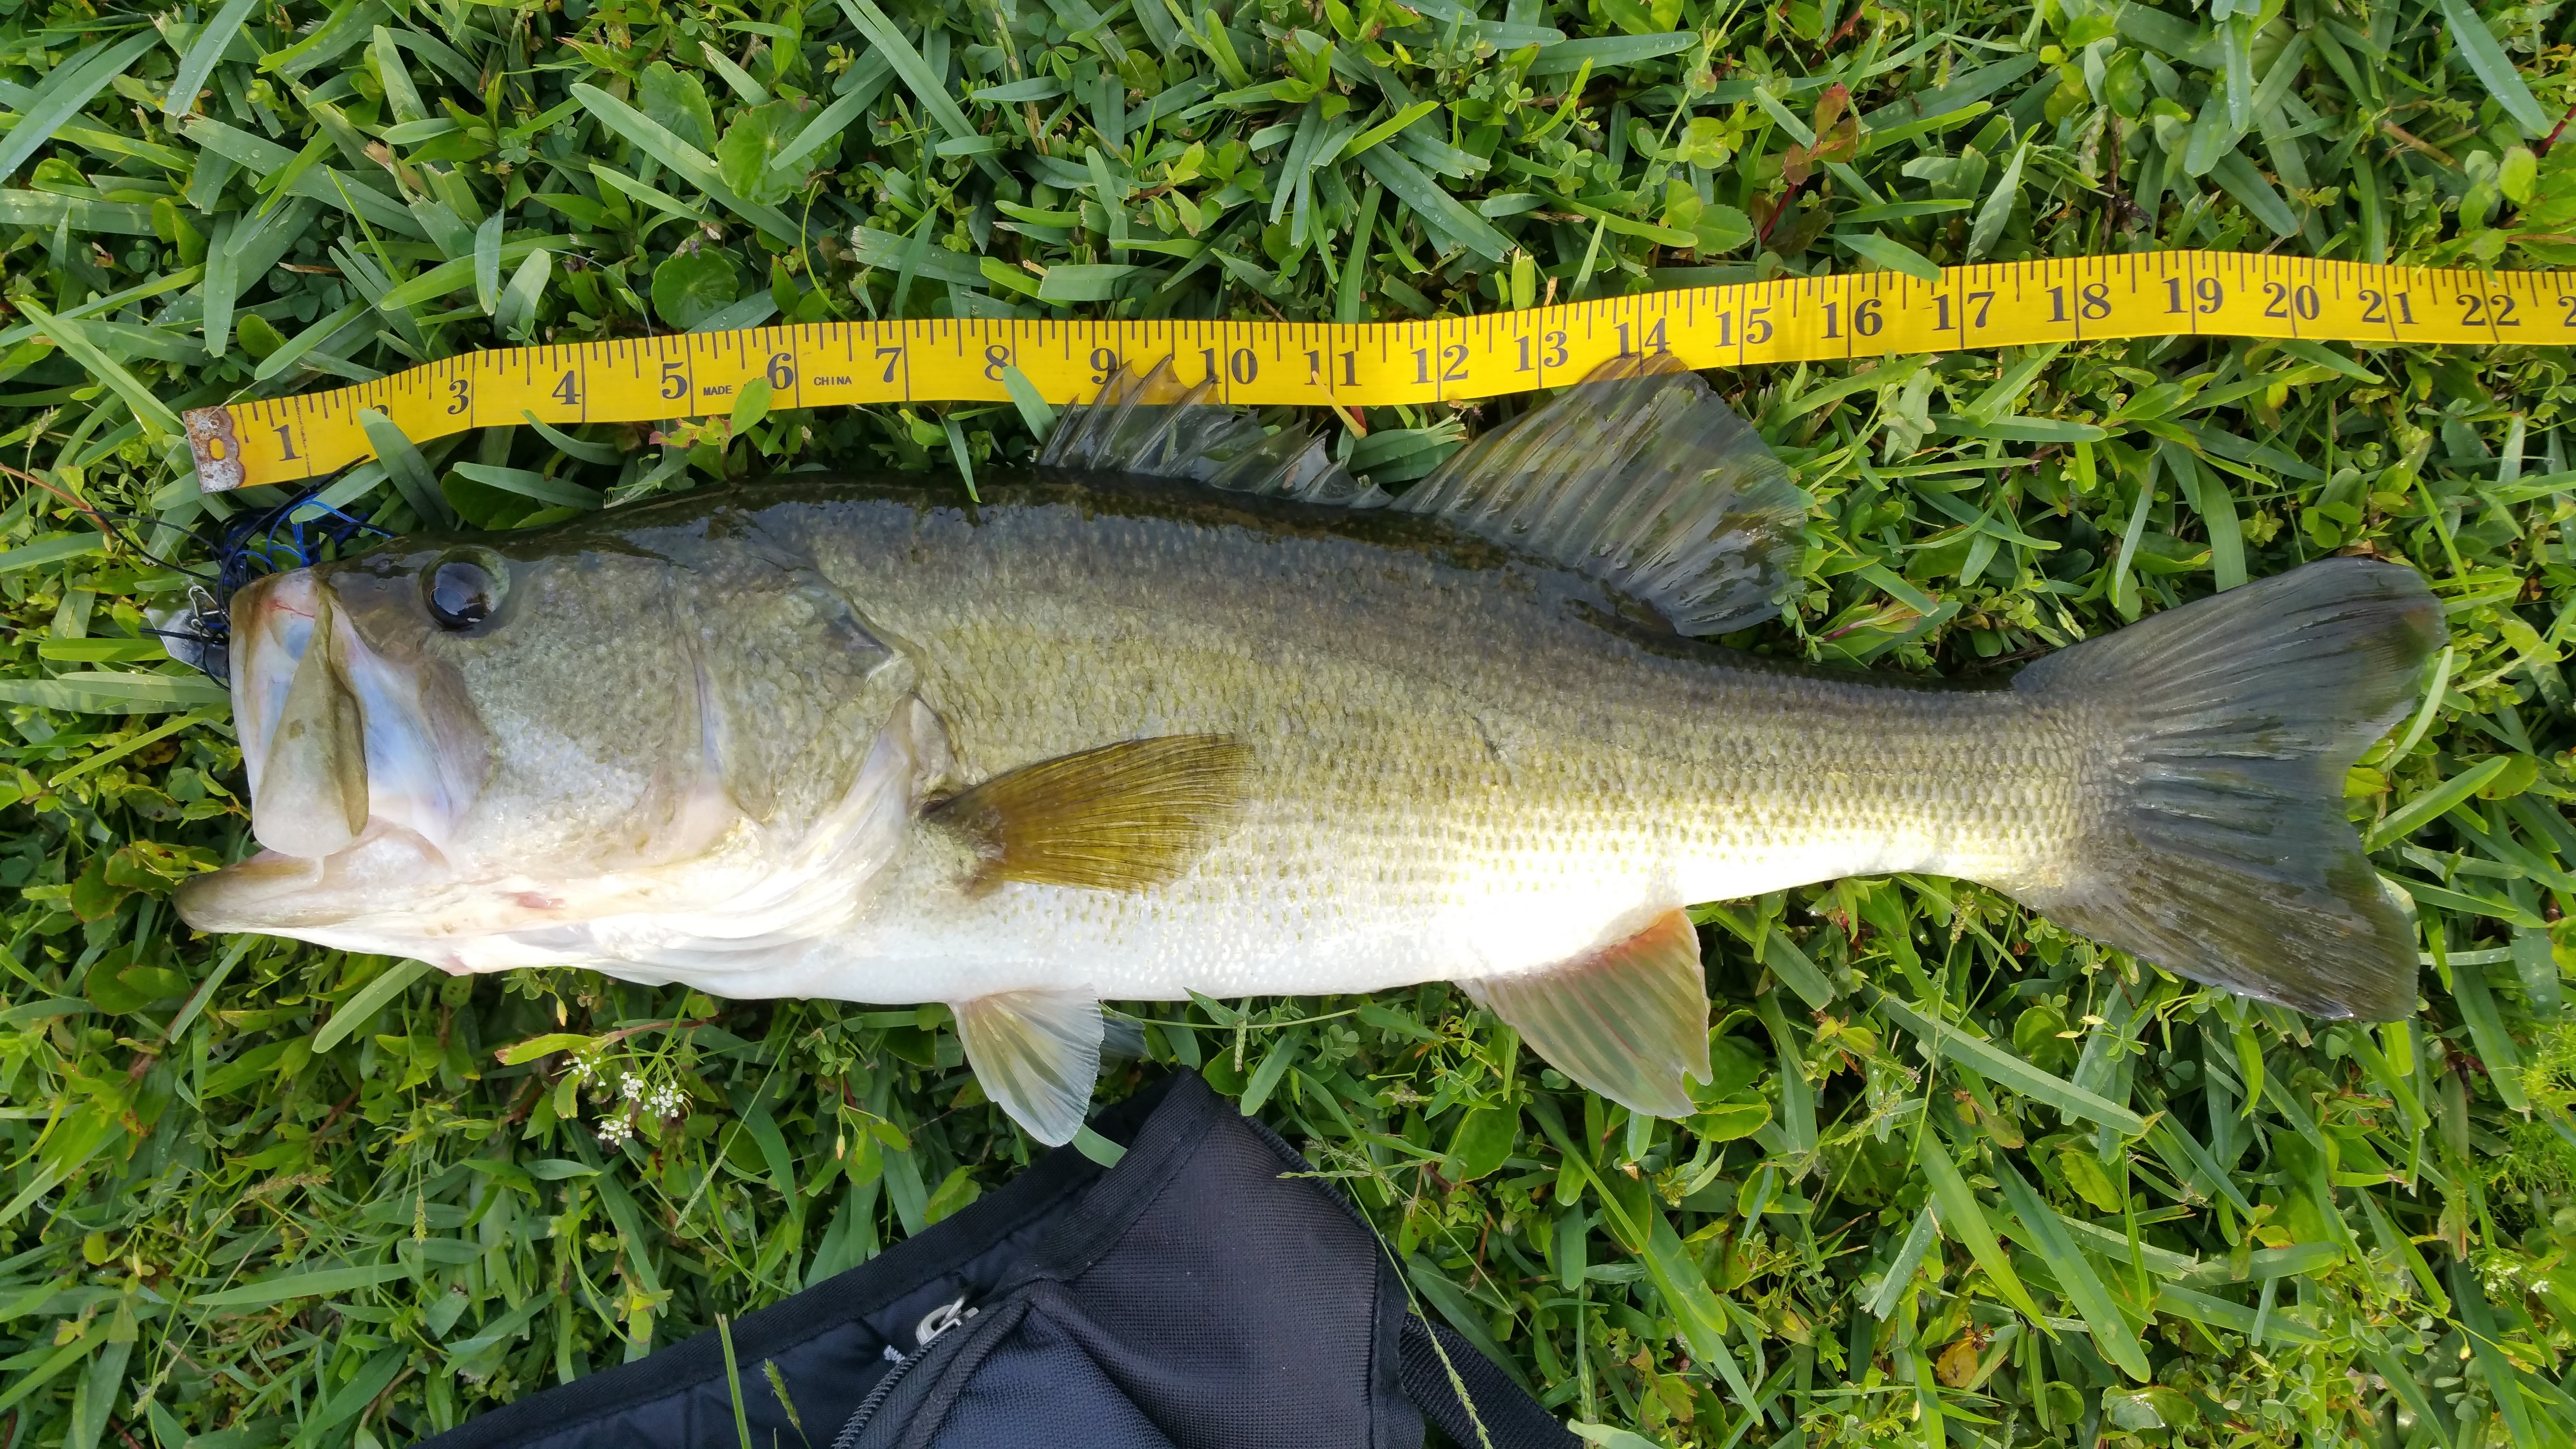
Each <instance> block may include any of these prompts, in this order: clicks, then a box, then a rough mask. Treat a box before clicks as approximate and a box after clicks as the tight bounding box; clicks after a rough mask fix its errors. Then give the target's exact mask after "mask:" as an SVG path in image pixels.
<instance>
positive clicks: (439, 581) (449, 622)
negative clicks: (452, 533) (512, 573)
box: [421, 554, 505, 633]
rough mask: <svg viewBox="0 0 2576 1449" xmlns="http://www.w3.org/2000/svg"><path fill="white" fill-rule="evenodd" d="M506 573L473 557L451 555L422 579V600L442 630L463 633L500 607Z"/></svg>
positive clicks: (487, 617)
mask: <svg viewBox="0 0 2576 1449" xmlns="http://www.w3.org/2000/svg"><path fill="white" fill-rule="evenodd" d="M504 577H505V576H504V575H503V573H502V572H501V571H500V570H499V569H497V568H495V567H493V566H492V565H491V564H490V563H488V562H487V561H485V560H484V559H482V558H479V557H476V556H474V555H472V554H451V555H449V556H448V557H446V558H443V559H440V560H439V561H438V562H436V563H434V564H431V565H430V566H429V569H428V571H427V572H426V573H424V574H423V575H422V576H421V600H422V602H423V603H425V604H426V605H428V607H429V616H430V617H431V618H433V619H436V620H437V621H438V626H439V627H440V628H442V629H447V630H452V631H454V632H458V633H462V632H464V631H466V630H469V629H473V628H476V627H478V626H480V625H481V624H483V623H484V621H486V620H488V619H490V618H491V617H492V615H493V613H494V612H495V611H497V610H498V609H499V608H500V607H501V590H502V580H503V578H504Z"/></svg>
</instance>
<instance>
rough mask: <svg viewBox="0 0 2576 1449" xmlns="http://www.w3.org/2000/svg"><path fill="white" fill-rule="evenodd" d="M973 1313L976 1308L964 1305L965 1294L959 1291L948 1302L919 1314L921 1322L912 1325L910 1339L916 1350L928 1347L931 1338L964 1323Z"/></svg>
mask: <svg viewBox="0 0 2576 1449" xmlns="http://www.w3.org/2000/svg"><path fill="white" fill-rule="evenodd" d="M975 1314H976V1310H975V1309H972V1308H968V1307H967V1306H966V1295H965V1294H963V1293H961V1294H959V1295H957V1297H956V1298H954V1299H952V1300H950V1301H949V1302H946V1303H942V1304H940V1305H939V1306H938V1307H936V1308H934V1309H932V1310H930V1311H929V1312H928V1313H925V1314H923V1315H921V1322H919V1323H917V1324H915V1325H913V1330H912V1340H913V1345H914V1347H915V1349H916V1351H918V1350H919V1349H924V1348H928V1347H930V1341H931V1340H932V1339H934V1338H937V1337H938V1336H939V1335H941V1334H943V1333H946V1332H947V1331H948V1330H950V1329H952V1328H955V1327H956V1326H957V1325H959V1324H961V1323H964V1322H965V1321H966V1320H967V1319H969V1318H972V1317H974V1316H975Z"/></svg>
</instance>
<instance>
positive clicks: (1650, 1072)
mask: <svg viewBox="0 0 2576 1449" xmlns="http://www.w3.org/2000/svg"><path fill="white" fill-rule="evenodd" d="M1465 985H1466V988H1467V993H1468V995H1470V996H1472V997H1474V998H1475V999H1476V1000H1477V1001H1478V1002H1480V1003H1482V1004H1483V1005H1484V1006H1485V1008H1486V1009H1487V1010H1490V1011H1492V1012H1493V1013H1494V1014H1495V1015H1496V1016H1499V1017H1501V1018H1502V1019H1503V1020H1505V1021H1507V1022H1509V1023H1511V1025H1512V1028H1513V1029H1514V1030H1516V1031H1518V1032H1519V1033H1520V1034H1521V1040H1523V1041H1525V1042H1528V1043H1529V1044H1530V1046H1531V1047H1532V1048H1533V1049H1534V1050H1536V1051H1537V1052H1538V1054H1539V1055H1540V1056H1542V1057H1544V1058H1546V1059H1547V1063H1548V1065H1549V1066H1552V1067H1554V1068H1556V1069H1557V1070H1558V1071H1560V1072H1563V1073H1565V1074H1566V1075H1567V1076H1569V1077H1571V1078H1573V1079H1574V1080H1575V1081H1576V1082H1578V1083H1581V1084H1582V1085H1583V1086H1586V1087H1589V1088H1590V1089H1592V1090H1593V1091H1596V1092H1599V1093H1600V1094H1601V1095H1602V1096H1605V1097H1607V1098H1609V1099H1610V1100H1611V1101H1614V1102H1617V1103H1619V1104H1620V1105H1621V1106H1624V1107H1627V1108H1630V1109H1631V1110H1634V1111H1638V1112H1643V1113H1646V1114H1647V1115H1649V1116H1654V1117H1687V1116H1689V1115H1690V1113H1691V1111H1692V1110H1693V1109H1692V1106H1691V1099H1690V1090H1689V1088H1688V1087H1686V1086H1685V1085H1684V1084H1683V1082H1684V1079H1685V1078H1691V1079H1695V1080H1698V1081H1702V1082H1705V1081H1708V1080H1710V1072H1709V1064H1708V983H1707V980H1706V978H1705V977H1704V976H1703V975H1702V974H1701V972H1700V962H1699V932H1698V930H1697V929H1696V928H1694V927H1693V926H1692V925H1691V922H1690V917H1688V916H1686V915H1684V914H1683V913H1682V912H1680V911H1678V910H1673V911H1666V912H1665V913H1663V914H1662V915H1660V916H1657V917H1655V918H1654V919H1653V920H1652V921H1650V922H1648V923H1647V924H1646V927H1645V929H1643V930H1641V931H1638V932H1637V933H1636V934H1635V935H1632V936H1630V937H1628V938H1627V939H1626V940H1624V941H1619V942H1616V943H1613V944H1611V945H1608V946H1604V947H1602V948H1600V949H1599V950H1596V951H1592V952H1589V953H1587V954H1585V955H1582V956H1578V957H1576V958H1574V959H1573V960H1571V961H1566V962H1562V963H1560V964H1558V965H1555V966H1549V967H1544V968H1542V969H1540V970H1537V971H1526V972H1521V973H1519V974H1517V975H1511V976H1493V977H1486V978H1484V979H1482V980H1478V981H1471V982H1467V983H1465Z"/></svg>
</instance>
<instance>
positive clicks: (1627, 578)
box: [1393, 353, 1807, 634]
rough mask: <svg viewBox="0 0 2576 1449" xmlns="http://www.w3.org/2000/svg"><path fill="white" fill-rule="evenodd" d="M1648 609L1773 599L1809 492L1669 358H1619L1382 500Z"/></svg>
mask: <svg viewBox="0 0 2576 1449" xmlns="http://www.w3.org/2000/svg"><path fill="white" fill-rule="evenodd" d="M1393 506H1394V507H1396V508H1397V509H1400V510H1402V511H1404V512H1407V513H1421V514H1428V515H1430V516H1432V517H1436V518H1444V519H1447V520H1449V521H1450V522H1452V523H1454V524H1456V525H1457V526H1458V527H1460V528H1463V529H1465V530H1467V531H1468V532H1470V533H1473V534H1476V535H1477V536H1479V537H1481V538H1485V539H1489V540H1491V541H1493V542H1496V543H1501V544H1508V545H1510V546H1512V547H1514V548H1519V549H1523V550H1525V551H1527V552H1530V553H1535V554H1537V555H1539V556H1540V557H1542V558H1547V559H1551V560H1553V561H1555V562H1557V563H1559V564H1563V565H1564V566H1566V567H1567V568H1571V569H1575V570H1578V571H1580V572H1582V573H1585V574H1589V575H1591V576H1592V577H1594V578H1597V579H1600V580H1602V581H1604V582H1606V583H1608V584H1610V585H1611V586H1613V587H1615V588H1617V589H1619V590H1621V591H1623V592H1625V593H1627V594H1629V595H1631V596H1633V597H1635V598H1637V599H1640V600H1642V601H1644V602H1645V603H1648V604H1651V605H1653V606H1654V607H1655V608H1656V609H1657V610H1658V611H1659V612H1661V613H1662V614H1663V616H1664V617H1665V619H1667V620H1669V621H1670V622H1671V624H1672V626H1673V628H1674V629H1675V630H1677V631H1679V632H1681V633H1684V634H1725V633H1730V632H1732V631H1734V630H1737V629H1743V628H1748V627H1750V626H1752V625H1754V624H1758V623H1761V622H1762V621H1763V620H1765V619H1768V618H1770V617H1771V616H1772V615H1773V614H1775V613H1777V612H1778V610H1779V604H1780V596H1781V595H1782V593H1783V592H1785V590H1786V588H1787V585H1788V580H1789V564H1790V562H1791V560H1792V559H1793V558H1794V557H1795V555H1796V551H1797V549H1798V547H1799V533H1800V528H1801V526H1802V525H1803V524H1804V522H1805V520H1806V514H1807V495H1806V492H1805V490H1803V489H1801V488H1800V487H1799V486H1798V484H1797V482H1796V480H1794V479H1792V478H1791V477H1790V476H1789V470H1788V469H1787V468H1786V467H1784V466H1782V465H1781V462H1780V460H1779V459H1778V458H1775V457H1773V456H1772V455H1771V450H1770V449H1769V448H1767V447H1765V446H1763V443H1762V439H1761V438H1760V437H1758V436H1757V435H1755V433H1754V431H1753V430H1752V429H1751V428H1749V427H1747V426H1745V424H1744V421H1743V420H1742V419H1740V418H1738V417H1737V416H1736V415H1735V413H1734V410H1733V409H1731V408H1729V407H1728V406H1727V405H1726V404H1725V402H1724V401H1722V400H1720V399H1719V398H1718V397H1717V395H1716V394H1714V393H1712V392H1710V391H1709V387H1708V384H1707V383H1705V382H1702V381H1701V380H1700V379H1699V376H1698V375H1697V374H1695V373H1693V372H1690V371H1688V370H1687V369H1685V368H1684V367H1683V366H1682V365H1681V364H1680V363H1679V362H1676V361H1674V360H1673V359H1672V357H1671V356H1670V355H1669V354H1662V353H1658V354H1655V355H1652V356H1649V357H1642V358H1635V357H1629V358H1618V359H1614V360H1613V361H1610V362H1607V363H1604V364H1603V365H1602V366H1601V367H1600V368H1598V369H1597V370H1595V371H1594V372H1593V374H1592V375H1591V376H1590V377H1587V378H1585V379H1584V380H1583V381H1582V382H1580V383H1577V384H1575V385H1574V386H1573V387H1571V388H1568V389H1567V390H1566V391H1565V392H1564V393H1562V394H1560V395H1559V396H1558V397H1557V398H1556V399H1555V400H1553V401H1551V402H1549V403H1548V404H1547V405H1546V406H1544V407H1541V408H1539V409H1537V410H1536V411H1533V412H1531V413H1529V414H1527V415H1525V416H1523V417H1521V418H1519V419H1516V420H1515V421H1513V422H1512V423H1511V424H1510V425H1508V426H1506V427H1502V428H1498V429H1496V430H1494V431H1493V432H1490V433H1487V434H1485V435H1484V436H1483V437H1481V438H1478V439H1477V440H1476V441H1474V442H1473V443H1470V444H1468V445H1467V446H1466V447H1464V448H1462V449H1460V450H1459V451H1458V452H1456V453H1455V454H1453V455H1451V456H1450V458H1449V460H1448V461H1447V462H1445V463H1443V464H1441V465H1440V468H1439V471H1437V472H1435V473H1433V474H1432V475H1431V476H1430V477H1428V478H1426V479H1424V480H1423V481H1422V482H1421V483H1420V484H1419V485H1417V486H1415V487H1413V488H1411V489H1409V490H1407V491H1406V492H1405V494H1404V496H1403V497H1401V498H1399V499H1397V500H1396V501H1395V503H1394V505H1393Z"/></svg>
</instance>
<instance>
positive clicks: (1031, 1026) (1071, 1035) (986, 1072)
mask: <svg viewBox="0 0 2576 1449" xmlns="http://www.w3.org/2000/svg"><path fill="white" fill-rule="evenodd" d="M949 1009H950V1010H952V1011H954V1012H956V1013H957V1035H958V1037H959V1039H960V1040H962V1041H963V1042H964V1043H965V1046H966V1060H967V1061H968V1062H970V1063H972V1064H973V1066H974V1068H975V1080H976V1081H977V1082H978V1083H980V1084H981V1085H982V1086H983V1088H984V1095H985V1096H987V1097H990V1098H992V1099H993V1100H994V1101H995V1102H998V1103H1000V1104H1001V1108H1002V1110H1003V1111H1005V1112H1008V1113H1010V1114H1011V1120H1012V1121H1014V1122H1017V1123H1019V1124H1020V1125H1021V1126H1022V1127H1024V1128H1026V1129H1028V1134H1029V1135H1030V1136H1032V1137H1034V1138H1036V1139H1037V1140H1039V1141H1040V1142H1043V1143H1046V1144H1047V1145H1048V1146H1050V1147H1062V1146H1063V1145H1064V1144H1066V1143H1068V1142H1071V1141H1072V1140H1073V1134H1074V1133H1075V1132H1077V1131H1080V1130H1081V1128H1082V1118H1083V1114H1084V1113H1085V1112H1086V1111H1087V1110H1089V1108H1090V1106H1091V1087H1092V1083H1093V1082H1094V1081H1095V1080H1096V1079H1097V1078H1098V1077H1099V1075H1100V1040H1101V1023H1100V1002H1099V999H1098V998H1096V997H1093V996H1090V995H1088V994H1086V993H1082V992H1074V991H1001V992H996V993H994V994H993V995H991V996H979V997H977V998H976V999H974V1000H973V1001H961V1002H958V1003H956V1004H955V1005H954V1006H952V1007H950V1008H949Z"/></svg>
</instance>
